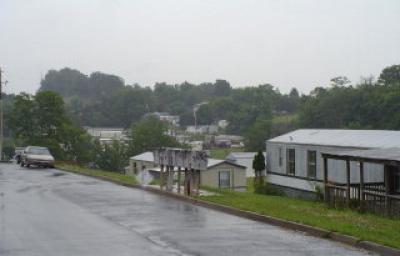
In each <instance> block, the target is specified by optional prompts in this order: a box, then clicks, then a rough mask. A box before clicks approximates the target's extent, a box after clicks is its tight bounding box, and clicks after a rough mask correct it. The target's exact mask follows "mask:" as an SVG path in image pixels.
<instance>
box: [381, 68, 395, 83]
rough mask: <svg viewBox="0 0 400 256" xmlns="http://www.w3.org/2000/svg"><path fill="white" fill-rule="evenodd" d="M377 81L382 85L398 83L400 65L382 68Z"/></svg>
mask: <svg viewBox="0 0 400 256" xmlns="http://www.w3.org/2000/svg"><path fill="white" fill-rule="evenodd" d="M379 82H380V83H382V84H384V85H394V84H397V85H400V65H393V66H390V67H386V68H385V69H383V70H382V72H381V74H380V76H379Z"/></svg>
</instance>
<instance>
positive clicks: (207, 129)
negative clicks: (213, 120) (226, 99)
mask: <svg viewBox="0 0 400 256" xmlns="http://www.w3.org/2000/svg"><path fill="white" fill-rule="evenodd" d="M186 132H187V133H191V134H212V133H217V132H218V126H216V125H196V126H195V125H188V126H186Z"/></svg>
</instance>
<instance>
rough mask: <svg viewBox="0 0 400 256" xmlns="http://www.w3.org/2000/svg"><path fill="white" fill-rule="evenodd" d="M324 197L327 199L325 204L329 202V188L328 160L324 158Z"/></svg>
mask: <svg viewBox="0 0 400 256" xmlns="http://www.w3.org/2000/svg"><path fill="white" fill-rule="evenodd" d="M324 189H325V193H324V197H325V202H326V203H328V202H329V188H328V159H327V158H326V157H324Z"/></svg>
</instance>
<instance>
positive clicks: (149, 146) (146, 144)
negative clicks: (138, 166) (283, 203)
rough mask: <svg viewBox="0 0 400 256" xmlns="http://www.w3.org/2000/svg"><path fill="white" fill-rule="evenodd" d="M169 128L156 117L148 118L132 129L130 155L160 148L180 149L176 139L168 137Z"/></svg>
mask: <svg viewBox="0 0 400 256" xmlns="http://www.w3.org/2000/svg"><path fill="white" fill-rule="evenodd" d="M167 132H168V126H167V124H166V123H164V122H162V121H160V120H158V119H157V117H155V116H151V115H150V116H148V117H147V118H145V119H144V120H142V121H140V122H139V123H137V124H135V125H133V127H132V129H131V134H130V135H131V136H130V137H131V142H130V145H129V153H130V155H136V154H140V153H143V152H145V151H148V150H154V149H156V148H160V147H178V146H179V143H178V142H177V141H176V140H175V138H173V137H171V136H169V135H167Z"/></svg>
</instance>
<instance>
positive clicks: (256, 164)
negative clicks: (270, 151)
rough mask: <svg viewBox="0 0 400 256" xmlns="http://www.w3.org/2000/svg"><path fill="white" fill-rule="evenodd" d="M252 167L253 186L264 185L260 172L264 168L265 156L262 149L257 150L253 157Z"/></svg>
mask: <svg viewBox="0 0 400 256" xmlns="http://www.w3.org/2000/svg"><path fill="white" fill-rule="evenodd" d="M253 169H254V175H255V177H254V187H255V188H256V189H257V187H260V186H263V185H264V179H263V178H262V172H263V171H264V170H265V157H264V154H263V152H262V150H259V151H258V152H257V154H256V155H255V156H254V159H253Z"/></svg>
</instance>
